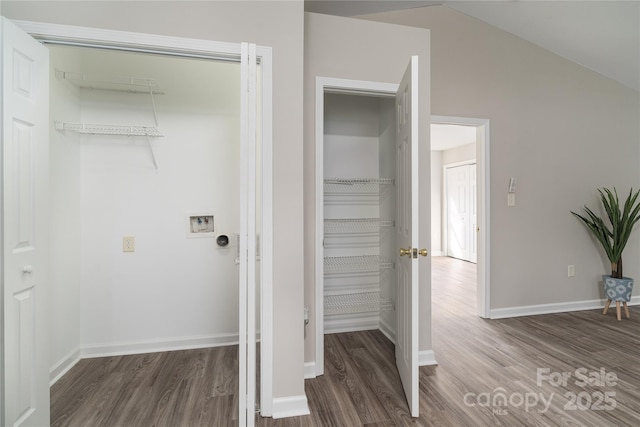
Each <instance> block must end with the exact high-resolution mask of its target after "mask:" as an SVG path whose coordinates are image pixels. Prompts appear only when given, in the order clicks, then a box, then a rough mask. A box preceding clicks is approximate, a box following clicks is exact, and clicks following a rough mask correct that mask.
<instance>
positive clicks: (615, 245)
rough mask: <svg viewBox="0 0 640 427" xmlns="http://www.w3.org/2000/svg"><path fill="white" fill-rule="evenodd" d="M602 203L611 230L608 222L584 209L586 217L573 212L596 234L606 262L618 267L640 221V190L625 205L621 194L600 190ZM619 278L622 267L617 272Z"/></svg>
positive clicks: (628, 198)
mask: <svg viewBox="0 0 640 427" xmlns="http://www.w3.org/2000/svg"><path fill="white" fill-rule="evenodd" d="M598 193H599V195H600V202H601V203H602V207H603V208H604V211H605V213H606V215H607V218H608V220H609V224H610V227H609V225H608V224H607V223H605V220H604V219H603V218H602V217H601V216H599V215H597V214H596V213H595V212H593V211H592V210H591V209H589V208H588V207H587V206H584V215H580V214H578V213H576V212H573V211H571V213H572V214H573V215H575V216H576V217H577V218H578V219H580V220H581V221H582V223H584V224H585V226H586V227H587V228H588V229H589V230H590V231H591V233H593V236H594V237H595V238H596V240H598V241H599V242H600V244H601V245H602V248H603V249H604V251H605V253H606V255H607V258H609V261H611V263H612V264H615V265H619V263H620V261H621V259H622V252H623V251H624V248H625V246H626V245H627V243H628V241H629V237H630V236H631V233H632V231H633V229H634V226H635V225H636V223H638V222H639V221H640V190H638V191H636V192H635V193H634V191H633V189H631V190H630V191H629V194H628V196H627V197H626V199H625V201H624V204H623V205H621V204H620V198H619V196H618V191H617V190H616V189H615V188H614V189H613V191H611V190H609V189H608V188H599V189H598ZM617 273H619V274H620V275H621V274H622V272H621V266H620V269H619V270H618V272H617Z"/></svg>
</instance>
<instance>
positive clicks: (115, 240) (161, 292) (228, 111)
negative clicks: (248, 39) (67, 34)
mask: <svg viewBox="0 0 640 427" xmlns="http://www.w3.org/2000/svg"><path fill="white" fill-rule="evenodd" d="M83 59H84V61H83V67H82V69H83V71H84V72H86V73H89V74H92V73H97V72H101V73H108V72H111V71H112V72H113V75H124V76H127V75H132V76H141V77H152V78H156V79H158V81H159V82H160V86H161V88H162V89H163V90H164V92H165V94H164V95H157V96H156V97H155V103H156V107H157V115H158V122H159V125H158V128H159V129H160V131H161V132H162V133H163V134H164V135H165V136H164V137H163V138H158V139H153V142H152V144H153V147H154V152H155V155H156V160H157V162H158V167H159V169H158V170H157V171H156V170H155V169H154V165H153V161H152V157H151V154H150V152H149V150H148V147H147V145H146V141H145V139H144V138H127V137H117V136H116V137H113V136H95V135H87V136H83V137H82V158H81V163H82V172H81V182H82V187H81V210H80V212H81V215H82V218H83V220H82V228H81V229H82V258H81V262H80V265H81V270H82V304H81V307H82V309H81V321H82V346H83V348H84V351H85V352H86V353H87V354H104V353H109V352H113V353H121V352H130V351H134V352H135V351H145V350H151V349H155V350H161V349H165V348H169V349H170V348H176V347H177V348H179V347H181V345H186V346H190V345H196V346H197V345H200V346H206V345H208V344H215V343H218V342H222V343H230V342H235V341H236V340H237V332H238V315H237V301H238V293H237V289H238V267H237V266H236V265H235V263H234V259H235V257H236V252H235V249H232V248H230V249H219V248H218V247H217V245H216V243H215V238H213V237H210V238H196V239H194V238H187V234H186V214H187V213H188V212H203V213H209V212H210V213H213V214H214V215H215V217H214V226H215V230H216V231H219V232H222V231H224V232H225V233H229V234H231V235H232V234H233V233H237V232H238V231H239V225H238V216H239V180H238V177H239V161H240V160H239V128H240V125H239V114H238V111H239V109H240V106H239V99H238V97H237V93H238V91H239V87H240V80H239V65H238V64H220V63H213V62H209V61H198V60H188V59H177V58H167V57H158V56H148V55H132V54H123V53H120V52H112V51H103V50H101V51H91V54H87V53H85V55H84V57H83ZM221 67H222V70H220V68H221ZM215 87H222V88H224V89H223V90H221V89H216V90H213V89H211V88H215ZM81 112H82V121H83V122H85V123H106V124H141V125H153V124H154V120H153V115H152V109H151V99H150V97H149V96H148V95H146V94H129V93H123V92H112V91H101V90H89V91H87V90H82V91H81ZM123 236H134V237H135V239H136V242H135V243H136V248H135V252H133V253H123V252H122V237H123ZM185 340H188V341H189V342H186V343H184V341H185ZM194 341H195V342H194Z"/></svg>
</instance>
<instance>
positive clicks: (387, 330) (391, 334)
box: [378, 318, 396, 345]
mask: <svg viewBox="0 0 640 427" xmlns="http://www.w3.org/2000/svg"><path fill="white" fill-rule="evenodd" d="M378 328H379V329H380V332H382V334H383V335H384V336H385V337H387V338H389V341H391V342H392V343H393V344H394V345H395V343H396V331H394V330H393V329H392V328H391V326H389V324H388V323H387V322H385V321H384V320H382V318H380V324H379V325H378Z"/></svg>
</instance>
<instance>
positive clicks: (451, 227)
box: [445, 164, 478, 262]
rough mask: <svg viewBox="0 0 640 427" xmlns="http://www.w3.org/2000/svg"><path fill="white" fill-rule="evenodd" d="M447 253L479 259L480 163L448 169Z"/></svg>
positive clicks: (466, 258)
mask: <svg viewBox="0 0 640 427" xmlns="http://www.w3.org/2000/svg"><path fill="white" fill-rule="evenodd" d="M445 170H446V183H447V184H446V185H447V192H446V195H447V196H446V197H447V255H448V256H450V257H454V258H459V259H462V260H465V261H471V262H477V259H478V256H477V249H476V247H477V242H476V227H477V212H476V165H475V164H467V165H460V166H455V167H449V168H446V169H445Z"/></svg>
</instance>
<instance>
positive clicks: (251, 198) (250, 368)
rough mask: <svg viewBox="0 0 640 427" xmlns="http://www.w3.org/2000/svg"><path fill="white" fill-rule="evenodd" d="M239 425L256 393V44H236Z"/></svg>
mask: <svg viewBox="0 0 640 427" xmlns="http://www.w3.org/2000/svg"><path fill="white" fill-rule="evenodd" d="M240 51H241V52H240V56H241V58H240V67H241V72H240V74H241V77H240V110H241V120H240V177H239V179H240V292H239V294H240V298H239V300H240V305H239V316H240V317H239V333H238V336H239V369H238V370H239V377H240V378H239V394H238V395H239V398H238V411H239V414H238V416H239V418H238V420H239V426H240V427H253V426H254V425H255V394H256V381H255V380H256V367H255V364H256V313H255V310H253V309H252V308H253V307H255V303H256V255H257V253H256V243H257V236H256V113H257V112H256V78H257V73H256V67H257V64H256V45H255V44H249V43H242V44H241V46H240Z"/></svg>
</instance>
